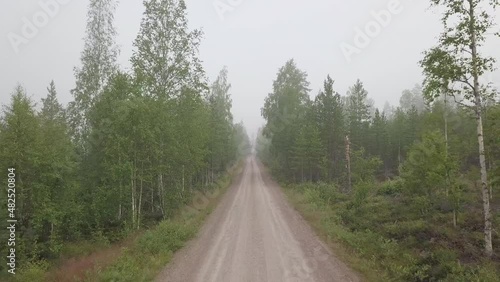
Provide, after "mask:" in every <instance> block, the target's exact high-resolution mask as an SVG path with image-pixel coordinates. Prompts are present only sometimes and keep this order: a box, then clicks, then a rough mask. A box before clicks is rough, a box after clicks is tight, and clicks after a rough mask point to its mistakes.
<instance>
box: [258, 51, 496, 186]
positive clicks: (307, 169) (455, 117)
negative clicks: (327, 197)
mask: <svg viewBox="0 0 500 282" xmlns="http://www.w3.org/2000/svg"><path fill="white" fill-rule="evenodd" d="M308 87H309V82H308V81H307V74H306V73H305V72H304V71H301V70H300V69H298V68H297V66H296V64H295V62H294V61H293V60H290V61H288V62H287V63H286V65H285V66H284V67H282V68H281V69H280V70H279V73H278V78H277V79H276V80H275V81H274V92H273V93H271V94H270V95H269V96H268V97H267V98H266V101H265V105H264V107H263V108H262V114H263V116H264V117H265V119H266V120H267V125H266V126H265V127H264V128H263V129H262V130H261V136H260V138H259V140H258V141H259V144H260V146H259V150H260V154H261V156H262V158H264V159H266V160H268V161H269V162H270V163H271V164H272V168H273V169H274V171H275V174H276V175H278V176H279V177H281V178H282V179H283V180H287V181H291V182H307V181H334V182H338V183H341V184H343V185H344V186H345V187H346V188H348V187H347V186H348V182H349V180H348V178H349V175H348V169H347V168H346V166H347V159H348V158H347V155H346V153H349V157H350V160H351V166H352V167H351V172H352V175H351V179H352V182H353V183H354V184H355V183H357V182H360V181H363V180H366V179H365V178H366V177H376V178H377V179H378V180H381V181H382V180H388V179H393V178H395V177H397V176H399V175H400V173H401V169H402V167H403V164H404V162H405V161H406V160H407V159H408V158H409V155H410V154H411V149H412V146H413V145H414V144H415V143H416V142H417V141H421V140H422V137H423V136H425V135H428V134H429V133H433V132H435V131H439V132H441V133H442V134H441V137H442V139H443V144H444V138H445V126H446V127H447V134H448V136H447V138H448V141H447V142H448V144H449V155H450V156H455V157H456V162H457V163H458V164H460V170H461V171H463V172H465V171H468V170H469V169H471V168H474V169H477V167H478V162H479V160H478V153H477V145H476V143H477V136H476V133H475V131H476V124H475V120H474V118H473V115H472V112H470V110H468V109H467V108H464V107H460V106H457V104H455V103H454V101H453V100H452V99H451V98H447V99H446V100H445V99H438V100H435V101H433V102H432V103H428V102H426V101H425V100H424V96H423V89H422V87H420V86H419V85H416V86H414V87H413V88H412V89H408V90H404V91H403V92H402V96H401V98H400V104H399V105H398V106H397V107H394V106H391V105H389V104H387V103H386V105H385V107H384V108H383V109H378V108H376V107H374V106H373V104H374V103H373V100H372V99H370V98H369V97H368V91H367V90H366V89H365V87H364V85H363V83H362V82H361V81H360V80H358V81H356V82H355V84H354V85H353V86H352V87H350V89H349V91H348V92H347V93H346V95H341V94H340V93H338V92H336V91H335V90H334V88H335V87H334V80H333V79H332V78H331V77H330V76H328V77H327V78H326V79H325V81H324V87H323V89H321V90H320V91H319V93H318V95H316V97H315V98H314V99H311V98H310V95H309V94H310V89H309V88H308ZM499 112H500V106H499V105H498V102H495V100H488V101H487V103H485V113H484V117H485V123H484V127H485V129H484V130H485V132H487V134H486V143H485V144H486V148H487V150H486V151H487V155H488V168H489V169H490V171H491V173H492V177H493V179H495V175H496V174H498V166H499V160H500V154H499V153H498V149H497V148H498V143H497V142H498V137H500V136H499V135H498V115H499ZM445 119H446V121H445ZM347 150H348V151H347ZM429 169H432V167H429ZM369 171H372V172H373V173H367V172H369Z"/></svg>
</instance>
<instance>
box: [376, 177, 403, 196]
mask: <svg viewBox="0 0 500 282" xmlns="http://www.w3.org/2000/svg"><path fill="white" fill-rule="evenodd" d="M402 191H403V181H402V180H401V178H396V179H393V180H389V181H385V182H383V183H382V184H381V185H380V187H379V188H378V191H377V193H378V194H379V195H398V194H400V193H401V192H402Z"/></svg>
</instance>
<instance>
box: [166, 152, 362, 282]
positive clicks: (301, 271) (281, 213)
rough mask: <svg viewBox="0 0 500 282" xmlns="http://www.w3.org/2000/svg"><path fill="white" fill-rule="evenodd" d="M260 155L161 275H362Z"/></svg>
mask: <svg viewBox="0 0 500 282" xmlns="http://www.w3.org/2000/svg"><path fill="white" fill-rule="evenodd" d="M280 189H281V188H280V187H279V186H278V185H277V184H276V183H275V182H273V181H272V180H271V178H270V177H269V175H268V174H267V172H266V171H264V170H263V168H262V166H261V165H260V164H259V162H258V161H257V160H256V159H255V158H254V157H249V158H247V160H246V161H245V167H244V170H243V172H242V173H241V174H240V175H239V176H237V177H236V179H235V180H234V181H233V184H232V186H231V187H230V189H229V190H228V192H227V193H226V195H224V198H223V199H222V200H221V202H220V203H219V205H218V207H217V208H216V209H215V210H214V212H213V213H212V214H211V215H210V217H209V219H208V220H207V221H206V223H205V225H204V227H203V228H202V230H201V232H200V234H199V236H198V238H196V239H195V240H193V241H192V242H190V243H189V244H188V245H187V246H186V247H185V248H184V249H182V250H180V251H179V252H178V253H176V255H175V256H174V259H173V261H172V262H171V263H170V264H169V265H168V266H167V267H166V268H165V269H164V271H163V272H162V273H161V274H160V275H159V276H158V277H157V281H170V282H181V281H182V282H226V281H227V282H240V281H242V282H259V281H269V282H279V281H286V282H288V281H297V282H298V281H316V282H320V281H359V278H358V277H357V275H356V274H354V273H353V272H352V271H351V270H350V269H348V268H347V267H346V266H345V265H344V264H343V263H342V262H340V261H339V260H338V259H336V258H335V257H334V255H333V254H332V253H331V252H330V251H329V250H328V248H327V247H326V246H325V245H324V244H323V243H322V242H321V241H320V240H319V238H318V237H317V236H316V235H315V234H314V232H313V230H312V229H311V228H310V227H309V226H308V224H307V223H306V222H305V221H304V219H303V218H302V217H301V216H300V215H299V214H298V213H297V211H295V210H294V209H293V207H291V206H290V204H289V203H288V202H287V201H286V199H285V197H284V195H283V193H282V191H281V190H280Z"/></svg>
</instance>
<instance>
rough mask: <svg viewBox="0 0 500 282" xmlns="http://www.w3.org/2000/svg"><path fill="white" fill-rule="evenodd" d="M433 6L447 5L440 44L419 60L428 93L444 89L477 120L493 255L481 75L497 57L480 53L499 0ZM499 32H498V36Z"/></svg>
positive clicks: (487, 239) (488, 250)
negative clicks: (471, 112)
mask: <svg viewBox="0 0 500 282" xmlns="http://www.w3.org/2000/svg"><path fill="white" fill-rule="evenodd" d="M431 3H432V5H433V6H439V7H444V8H445V11H444V13H443V16H442V19H441V20H442V23H443V25H444V31H443V33H442V34H441V36H440V37H439V41H438V46H436V47H435V48H432V49H430V50H429V51H427V52H425V56H424V59H423V60H422V61H421V62H420V64H421V66H422V68H423V72H424V75H425V76H426V78H425V81H424V92H425V95H426V96H427V97H428V98H430V99H433V98H436V97H437V96H439V95H441V94H442V93H443V92H444V93H446V94H448V95H450V96H452V97H454V99H455V101H456V102H457V103H459V104H461V105H463V106H464V107H467V108H470V109H471V110H472V111H473V112H474V115H475V119H476V123H477V139H478V147H479V165H480V169H481V191H482V197H483V210H484V211H483V212H484V243H485V254H486V255H487V256H488V257H491V256H492V255H493V245H492V238H491V235H492V234H491V233H492V218H491V208H490V197H489V194H490V192H489V189H488V174H487V167H486V157H485V147H484V133H483V116H482V111H483V106H484V102H483V101H485V99H486V98H487V96H488V94H489V93H494V92H493V91H490V88H489V85H483V84H481V83H480V81H481V77H482V76H483V75H484V74H485V73H487V72H491V71H493V70H494V63H495V59H494V58H492V57H488V56H484V55H482V54H481V47H482V46H483V45H484V43H485V42H486V39H487V35H488V33H489V32H490V30H491V28H492V27H493V26H494V22H493V20H492V18H493V14H492V10H495V9H496V7H497V6H498V4H499V1H498V0H488V1H486V0H465V1H463V0H431ZM498 35H499V34H498V33H497V34H496V36H498Z"/></svg>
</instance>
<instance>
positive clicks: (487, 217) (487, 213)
mask: <svg viewBox="0 0 500 282" xmlns="http://www.w3.org/2000/svg"><path fill="white" fill-rule="evenodd" d="M468 2H469V17H470V28H469V30H470V36H471V46H470V47H471V53H472V76H473V78H474V89H473V92H474V98H475V110H476V121H477V141H478V143H479V165H480V167H481V190H482V194H483V209H484V245H485V253H486V256H488V257H491V256H492V255H493V243H492V240H491V229H492V224H491V208H490V195H489V194H490V191H489V189H488V172H487V168H486V156H485V151H484V135H483V120H482V116H481V112H482V101H481V93H480V85H479V70H478V66H477V64H478V62H477V60H478V55H477V42H476V31H475V23H476V19H475V15H474V8H475V6H474V3H473V2H474V1H473V0H468Z"/></svg>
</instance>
